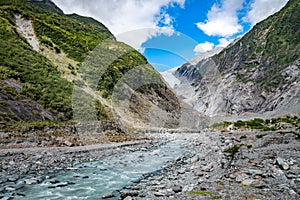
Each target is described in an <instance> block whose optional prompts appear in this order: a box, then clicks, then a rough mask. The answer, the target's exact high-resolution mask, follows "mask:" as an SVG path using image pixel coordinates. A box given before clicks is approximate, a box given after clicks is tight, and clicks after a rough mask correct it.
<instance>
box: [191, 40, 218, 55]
mask: <svg viewBox="0 0 300 200" xmlns="http://www.w3.org/2000/svg"><path fill="white" fill-rule="evenodd" d="M214 46H215V45H214V43H211V42H204V43H200V44H197V45H196V46H195V48H194V52H195V53H196V54H200V53H204V52H207V51H210V50H212V49H213V48H214Z"/></svg>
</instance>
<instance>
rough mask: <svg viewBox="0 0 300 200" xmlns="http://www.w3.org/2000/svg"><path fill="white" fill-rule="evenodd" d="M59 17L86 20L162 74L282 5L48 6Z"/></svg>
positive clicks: (136, 0) (73, 2)
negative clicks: (59, 13)
mask: <svg viewBox="0 0 300 200" xmlns="http://www.w3.org/2000/svg"><path fill="white" fill-rule="evenodd" d="M53 1H54V2H55V3H56V4H57V5H58V6H59V7H60V8H61V9H62V10H63V11H64V12H65V13H77V14H80V15H84V16H90V17H93V18H95V19H97V20H98V21H100V22H102V23H103V24H105V25H106V26H107V27H108V28H109V29H110V30H111V31H112V33H113V34H114V35H115V36H116V38H117V39H118V40H119V41H123V42H125V43H127V44H129V45H131V46H133V47H134V48H136V49H137V50H139V51H140V52H141V53H142V54H143V55H145V56H146V58H147V59H148V61H149V62H150V63H151V64H152V65H153V66H154V67H155V68H156V69H157V70H158V71H165V70H168V69H170V68H174V67H177V66H180V65H182V64H183V63H185V62H187V61H188V60H190V59H192V58H194V57H196V56H197V55H199V54H201V53H204V52H205V51H209V50H212V49H213V48H215V47H218V46H222V47H225V46H226V45H228V44H229V43H230V42H231V41H232V40H233V39H235V38H236V37H238V36H241V35H243V34H244V33H245V32H247V31H249V29H251V27H253V26H254V25H255V24H256V23H257V22H259V21H261V20H263V19H265V18H266V17H268V16H269V15H271V14H273V13H275V12H276V11H278V10H279V9H280V8H282V7H283V6H284V5H285V4H286V2H287V1H288V0H111V1H107V0H89V1H85V0H69V1H65V0H53Z"/></svg>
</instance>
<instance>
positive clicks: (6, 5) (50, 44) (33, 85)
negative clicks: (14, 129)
mask: <svg viewBox="0 0 300 200" xmlns="http://www.w3.org/2000/svg"><path fill="white" fill-rule="evenodd" d="M14 13H19V14H21V15H22V16H23V17H25V18H27V19H30V20H31V21H32V23H33V26H34V29H35V32H36V35H37V37H38V39H39V42H40V44H41V45H42V46H44V47H47V48H50V49H54V50H55V51H56V53H57V54H59V53H61V52H64V53H65V54H66V55H67V57H68V58H70V59H72V60H74V61H76V62H78V63H79V64H78V66H77V69H76V72H75V73H74V74H77V72H79V73H78V74H77V75H78V78H79V80H77V82H81V81H80V80H83V81H84V82H83V83H82V84H83V85H90V83H89V82H90V81H94V80H90V79H89V78H88V77H87V76H88V75H89V74H88V73H89V72H90V73H91V74H95V71H94V70H101V69H99V67H100V66H99V65H97V64H96V65H95V66H92V67H90V68H89V67H87V68H86V69H84V70H82V69H80V65H81V64H83V65H84V67H86V66H87V63H88V61H86V57H87V55H89V53H90V52H91V51H92V50H93V49H94V48H95V47H96V46H98V45H99V44H100V43H102V42H103V41H104V40H105V41H108V43H109V46H107V47H105V49H104V50H105V53H104V55H100V58H99V59H102V60H101V62H106V61H107V63H109V66H108V68H107V70H105V72H104V75H102V76H101V78H100V81H99V82H98V83H97V87H96V88H94V89H97V90H98V91H99V92H100V94H101V95H102V96H103V97H105V98H108V99H109V98H110V97H111V95H112V89H113V87H114V86H115V84H116V83H117V82H118V80H119V79H120V78H121V77H122V76H123V75H124V74H126V73H127V72H128V71H130V70H131V69H133V68H134V67H135V66H141V65H142V66H145V67H144V68H143V69H142V71H143V73H144V74H148V75H149V76H148V77H149V79H153V77H155V78H156V79H158V82H159V83H161V84H162V85H164V83H163V81H162V80H161V78H160V76H159V74H158V73H157V72H156V71H155V70H154V69H153V68H152V66H150V65H149V64H147V60H146V59H145V58H144V57H143V56H142V55H141V54H140V53H138V52H137V51H135V50H134V49H133V48H131V47H129V46H127V45H126V44H123V43H119V42H116V41H115V38H114V36H113V35H112V34H111V33H110V32H109V30H108V29H107V28H106V27H105V26H103V25H102V24H101V23H99V22H97V21H95V20H93V19H92V18H87V17H81V16H78V15H61V14H57V13H54V12H51V11H47V10H45V9H42V8H39V7H36V6H34V5H32V4H30V3H26V2H25V1H23V0H13V1H11V0H3V1H1V2H0V22H1V23H0V24H1V26H0V32H1V37H0V60H1V63H0V65H1V67H0V70H1V74H2V75H1V77H0V81H3V80H4V79H7V78H12V79H15V80H17V81H19V82H20V83H22V84H23V87H22V89H21V91H20V92H15V95H16V96H18V95H19V96H20V97H26V98H30V99H32V100H35V101H37V102H38V103H40V104H41V105H43V106H44V107H45V108H47V109H49V110H51V111H53V112H54V113H61V114H63V115H64V116H63V117H61V119H68V120H69V119H72V102H71V98H72V92H73V83H72V82H68V81H67V80H66V79H64V78H62V75H61V74H60V72H59V71H58V67H57V66H54V64H53V63H52V62H51V61H49V60H48V59H47V58H45V57H44V56H43V55H42V54H40V53H38V52H35V51H34V50H32V48H31V46H30V45H29V44H28V43H27V41H26V40H25V39H24V38H23V37H22V36H21V35H20V34H19V33H18V32H17V30H16V27H15V21H14V19H13V14H14ZM111 47H114V48H112V49H111ZM118 51H121V52H122V53H121V54H120V53H118ZM114 55H121V56H118V57H117V58H115V57H114ZM101 56H102V57H101ZM103 59H104V61H103ZM111 60H113V62H111ZM83 61H84V62H83ZM56 64H57V63H56ZM89 70H90V71H89ZM82 73H83V74H82ZM79 76H80V77H79ZM81 78H82V79H81ZM76 85H78V84H76ZM160 88H162V89H160ZM10 89H13V88H10ZM143 89H145V90H143V93H145V94H150V95H151V94H152V93H153V91H155V93H156V96H157V94H159V93H164V89H165V88H164V86H161V85H160V86H158V85H148V86H144V88H143ZM147 90H148V92H147ZM156 98H159V95H158V96H157V97H156ZM173 104H176V102H175V103H174V102H173ZM94 105H96V112H97V116H98V119H100V120H107V119H108V118H109V113H107V108H105V106H103V105H101V103H100V102H99V101H97V100H95V101H94ZM88 106H91V105H88ZM83 109H84V108H83Z"/></svg>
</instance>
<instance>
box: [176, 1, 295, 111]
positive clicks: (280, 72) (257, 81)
mask: <svg viewBox="0 0 300 200" xmlns="http://www.w3.org/2000/svg"><path fill="white" fill-rule="evenodd" d="M299 10H300V2H299V1H297V0H290V1H289V2H288V3H287V4H286V6H285V7H284V8H283V9H282V10H280V11H279V12H278V13H276V14H274V15H272V16H270V17H268V18H267V19H266V20H264V21H262V22H260V23H258V24H256V25H255V26H254V27H253V28H252V29H251V30H250V31H249V32H248V33H247V34H245V35H244V36H243V37H242V38H239V39H237V40H236V41H234V42H233V43H232V44H230V45H229V46H228V47H226V48H225V49H224V50H222V51H221V52H220V53H218V54H216V55H213V56H211V57H209V58H205V59H200V60H199V61H198V62H197V63H186V64H184V65H183V66H181V67H180V68H178V69H177V70H176V72H174V73H173V75H174V76H175V77H177V79H179V80H181V84H179V85H178V86H177V88H175V90H177V92H178V93H179V94H180V95H181V97H182V98H183V99H185V101H186V102H187V103H189V104H190V105H192V106H193V107H194V108H195V109H196V110H198V111H199V112H201V113H203V114H205V115H208V116H228V115H246V114H262V113H270V114H280V113H289V112H293V113H297V112H299V111H300V93H299V88H300V78H299V75H300V50H299V49H300V22H299V19H300V13H299ZM183 85H188V86H187V87H185V90H182V88H184V87H183Z"/></svg>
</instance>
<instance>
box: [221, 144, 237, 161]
mask: <svg viewBox="0 0 300 200" xmlns="http://www.w3.org/2000/svg"><path fill="white" fill-rule="evenodd" d="M240 147H241V145H236V144H235V145H234V146H232V147H229V148H227V149H225V152H226V153H228V155H229V156H230V157H232V158H233V157H234V155H235V154H236V153H237V152H238V151H239V149H240Z"/></svg>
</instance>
